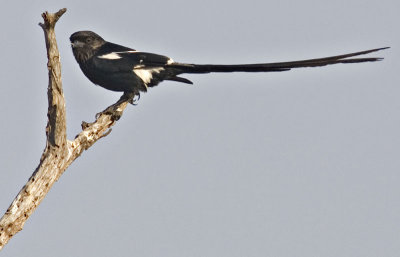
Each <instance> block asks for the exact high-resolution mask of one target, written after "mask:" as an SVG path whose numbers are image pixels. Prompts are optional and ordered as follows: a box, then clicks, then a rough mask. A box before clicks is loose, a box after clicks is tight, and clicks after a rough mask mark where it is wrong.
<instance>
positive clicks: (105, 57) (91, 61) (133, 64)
mask: <svg viewBox="0 0 400 257" xmlns="http://www.w3.org/2000/svg"><path fill="white" fill-rule="evenodd" d="M70 41H71V46H72V51H73V53H74V56H75V59H76V61H77V62H78V64H79V66H80V67H81V69H82V71H83V73H84V74H85V75H86V77H87V78H88V79H89V80H90V81H92V82H93V83H94V84H96V85H99V86H101V87H104V88H106V89H108V90H112V91H121V92H124V93H125V94H130V95H133V96H135V95H136V96H140V92H146V91H147V90H148V88H149V87H154V86H156V85H158V83H160V82H161V81H163V80H172V81H177V82H183V83H187V84H193V83H192V82H191V81H190V80H188V79H186V78H183V77H180V76H179V75H181V74H184V73H210V72H278V71H288V70H290V69H294V68H304V67H318V66H325V65H330V64H337V63H360V62H375V61H379V60H382V59H383V58H376V57H357V58H352V57H355V56H360V55H365V54H368V53H372V52H376V51H379V50H383V49H386V48H388V47H384V48H376V49H371V50H366V51H361V52H356V53H350V54H343V55H337V56H332V57H325V58H318V59H309V60H302V61H292V62H277V63H257V64H234V65H220V64H190V63H180V62H175V61H174V60H172V59H171V58H169V57H167V56H163V55H158V54H153V53H146V52H140V51H137V50H134V49H132V48H128V47H125V46H121V45H117V44H114V43H111V42H108V41H105V40H104V39H103V38H102V37H100V36H99V35H97V34H96V33H94V32H92V31H78V32H75V33H73V34H72V35H71V37H70Z"/></svg>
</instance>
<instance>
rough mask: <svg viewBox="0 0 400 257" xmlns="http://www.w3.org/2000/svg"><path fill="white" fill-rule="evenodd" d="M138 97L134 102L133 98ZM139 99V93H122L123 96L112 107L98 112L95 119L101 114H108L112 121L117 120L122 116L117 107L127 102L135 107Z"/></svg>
mask: <svg viewBox="0 0 400 257" xmlns="http://www.w3.org/2000/svg"><path fill="white" fill-rule="evenodd" d="M136 95H138V99H137V100H135V96H136ZM139 99H140V94H139V93H134V92H124V94H123V95H122V96H121V98H120V99H119V100H118V101H117V102H116V103H115V104H113V105H110V106H109V107H107V108H106V109H105V110H103V111H102V112H99V113H97V114H96V119H98V118H99V117H100V115H101V114H108V115H111V116H112V117H113V119H114V120H119V119H120V118H121V115H122V111H121V110H119V106H120V105H121V104H122V103H124V102H129V103H130V104H132V105H136V104H137V103H136V102H137V101H138V100H139Z"/></svg>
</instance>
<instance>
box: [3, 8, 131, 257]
mask: <svg viewBox="0 0 400 257" xmlns="http://www.w3.org/2000/svg"><path fill="white" fill-rule="evenodd" d="M66 11H67V10H66V9H65V8H64V9H61V10H59V11H58V12H56V13H48V12H45V13H43V14H42V17H43V20H44V23H40V24H39V25H40V26H41V27H42V28H43V31H44V35H45V41H46V48H47V57H48V63H47V67H48V71H49V73H48V76H49V85H48V89H47V94H48V103H49V107H48V112H47V117H48V122H47V126H46V136H47V141H46V147H45V149H44V152H43V154H42V156H41V158H40V163H39V165H38V167H37V168H36V170H35V171H34V172H33V174H32V176H31V177H30V178H29V180H28V182H27V183H26V184H25V186H23V188H22V189H21V191H20V192H19V193H18V195H17V196H16V197H15V199H14V201H13V202H12V203H11V205H10V207H9V208H8V209H7V211H6V213H5V214H4V216H3V217H2V218H1V219H0V250H1V249H2V248H3V247H4V245H5V244H7V242H8V241H9V240H10V239H11V237H12V236H14V235H15V234H16V233H17V232H18V231H20V230H22V228H23V226H24V224H25V222H26V221H27V219H28V218H29V216H30V215H31V214H32V213H33V212H34V210H35V209H36V208H37V207H38V205H39V204H40V203H41V201H42V200H43V199H44V197H45V196H46V194H47V193H48V192H49V190H50V188H51V187H52V186H53V184H54V182H56V181H57V180H58V179H59V177H60V176H61V175H62V174H63V172H64V171H65V170H66V169H67V168H68V166H69V165H70V164H71V163H72V162H73V161H74V160H75V159H76V158H78V157H79V156H80V155H81V154H82V152H83V151H84V150H87V149H88V148H89V147H91V146H92V145H93V144H94V143H95V142H96V141H97V140H99V139H100V138H102V137H104V136H107V135H108V134H109V133H110V132H111V129H110V127H111V126H113V125H114V124H115V121H116V120H118V119H119V118H120V116H121V115H122V113H123V111H124V109H125V108H126V106H127V104H128V102H129V101H130V96H125V95H124V96H123V97H121V99H120V100H119V101H118V102H117V103H116V104H114V105H112V106H110V107H108V108H107V109H106V110H107V111H105V112H102V113H100V114H99V115H97V117H96V121H95V122H93V123H85V124H84V126H82V129H83V131H82V132H81V133H79V134H78V135H77V136H76V137H75V139H74V140H73V141H69V140H67V133H66V131H67V126H66V111H65V99H64V94H63V89H62V81H61V64H60V54H59V51H58V48H57V42H56V36H55V31H54V27H55V25H56V23H57V21H58V19H59V18H60V17H61V16H62V15H63V14H64V13H65V12H66Z"/></svg>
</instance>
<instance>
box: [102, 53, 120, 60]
mask: <svg viewBox="0 0 400 257" xmlns="http://www.w3.org/2000/svg"><path fill="white" fill-rule="evenodd" d="M99 58H100V59H108V60H117V59H121V58H122V57H121V56H119V54H118V53H116V52H112V53H110V54H105V55H100V56H99Z"/></svg>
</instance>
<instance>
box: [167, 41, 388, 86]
mask: <svg viewBox="0 0 400 257" xmlns="http://www.w3.org/2000/svg"><path fill="white" fill-rule="evenodd" d="M387 48H389V47H383V48H376V49H371V50H366V51H361V52H356V53H349V54H343V55H336V56H330V57H324V58H317V59H308V60H301V61H293V62H276V63H257V64H234V65H223V64H187V63H172V64H170V65H169V67H171V68H176V69H177V70H180V71H181V73H210V72H277V71H287V70H290V69H293V68H304V67H318V66H326V65H331V64H337V63H360V62H375V61H380V60H382V59H383V58H379V57H367V58H366V57H363V58H350V57H354V56H359V55H365V54H369V53H372V52H377V51H380V50H384V49H387ZM179 79H180V78H179ZM178 81H179V80H178ZM182 82H183V81H182Z"/></svg>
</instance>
